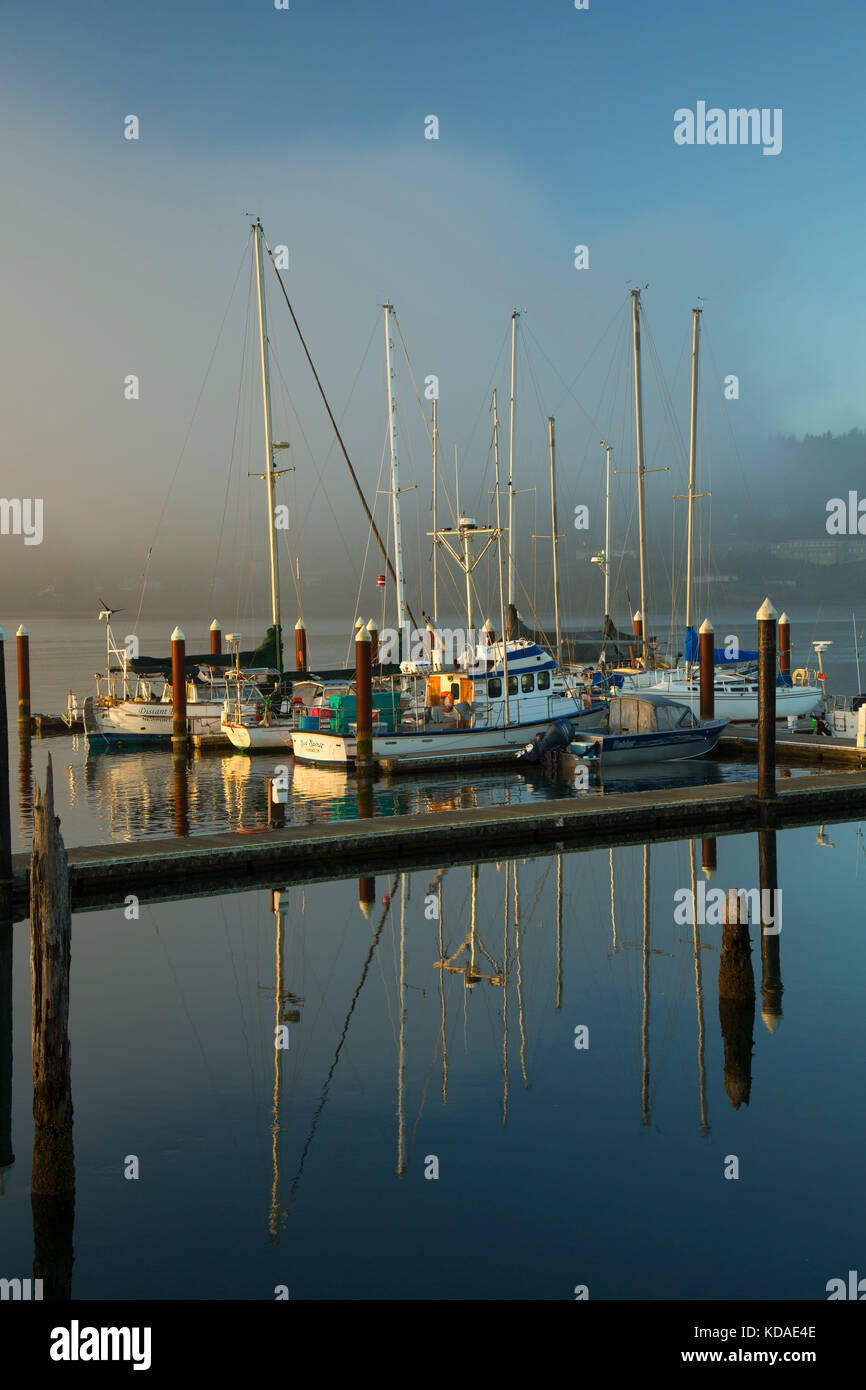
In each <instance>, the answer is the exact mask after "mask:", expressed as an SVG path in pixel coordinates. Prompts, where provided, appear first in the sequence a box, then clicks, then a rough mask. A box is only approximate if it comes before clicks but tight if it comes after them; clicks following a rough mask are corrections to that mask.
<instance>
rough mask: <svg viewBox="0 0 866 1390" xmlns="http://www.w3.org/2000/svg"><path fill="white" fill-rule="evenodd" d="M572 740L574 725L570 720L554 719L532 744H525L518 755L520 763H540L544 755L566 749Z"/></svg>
mask: <svg viewBox="0 0 866 1390" xmlns="http://www.w3.org/2000/svg"><path fill="white" fill-rule="evenodd" d="M573 738H574V725H573V724H572V722H571V720H570V719H556V720H554V722H553V723H552V724H548V726H547V728H546V729H543V730H542V731H541V732H540V733H537V734H536V735H535V738H534V739H533V741H532V743H527V745H526V747H525V748H524V750H523V752H522V753H520V754H518V757H519V758H520V760H521V762H524V763H540V762H541V759H542V758H543V757H544V755H545V754H546V753H555V752H556V751H557V749H559V748H567V747H568V745H569V744H570V743H571V741H572V739H573Z"/></svg>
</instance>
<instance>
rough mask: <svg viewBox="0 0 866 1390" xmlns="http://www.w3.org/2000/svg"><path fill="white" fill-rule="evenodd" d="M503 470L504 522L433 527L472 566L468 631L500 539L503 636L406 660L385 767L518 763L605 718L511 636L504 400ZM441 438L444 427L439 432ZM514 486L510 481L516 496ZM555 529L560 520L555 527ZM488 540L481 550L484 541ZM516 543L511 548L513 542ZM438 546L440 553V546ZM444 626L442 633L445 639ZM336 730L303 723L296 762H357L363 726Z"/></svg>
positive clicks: (377, 755)
mask: <svg viewBox="0 0 866 1390" xmlns="http://www.w3.org/2000/svg"><path fill="white" fill-rule="evenodd" d="M383 309H384V313H385V366H386V382H387V398H388V399H387V403H388V434H389V444H390V461H391V497H392V520H393V529H394V556H395V565H396V596H397V623H398V631H399V632H400V633H401V634H402V633H404V632H405V631H406V629H407V626H408V624H407V622H406V612H407V610H406V602H405V594H404V586H403V549H402V540H401V519H400V484H399V463H398V458H397V450H396V447H395V434H396V431H395V424H394V401H393V395H392V385H391V383H392V376H393V374H392V370H391V316H392V314H393V312H394V309H393V305H392V304H390V303H388V304H385V305H383ZM494 432H495V433H494V440H495V445H496V447H495V448H494V471H495V494H496V525H495V526H479V525H478V524H477V522H476V520H475V518H474V517H471V516H468V515H459V516H458V518H457V525H456V527H443V528H441V529H435V530H434V531H433V532H431V535H432V536H433V538H434V541H435V544H436V546H437V547H439V546H441V547H444V548H445V549H446V550H447V551H448V553H449V554H450V555H451V557H452V559H453V560H454V561H455V563H456V564H457V565H458V566H459V567H460V569H461V570H462V571H463V575H464V579H465V584H466V619H467V632H468V633H469V634H471V633H472V632H473V630H474V629H473V613H472V574H473V571H474V570H475V568H476V566H477V565H478V563H479V562H480V560H481V559H482V558H483V556H484V555H486V554H487V552H488V551H489V550H490V548H491V546H493V544H494V543H495V544H496V545H497V557H498V558H497V569H498V575H499V607H500V633H501V637H500V640H499V641H495V640H490V629H489V627H487V626H486V627H485V628H483V629H482V635H483V637H484V639H485V640H484V641H482V642H481V643H479V644H477V645H475V644H467V648H466V649H465V651H464V653H463V656H462V659H461V658H458V660H457V661H456V662H455V663H454V668H453V669H451V670H447V669H443V668H442V666H441V664H440V666H439V669H436V660H435V657H434V655H433V653H431V664H430V668H429V669H424V668H423V667H422V665H421V664H420V663H412V662H405V663H404V664H403V670H404V678H403V692H404V693H403V697H402V698H401V701H400V707H399V709H396V708H395V709H394V710H393V714H394V725H395V727H394V728H393V729H390V728H389V729H381V728H380V729H379V730H378V731H377V730H375V729H374V731H373V740H372V744H373V759H374V761H375V762H377V763H378V764H379V765H380V766H381V767H382V768H383V770H385V771H388V772H395V771H403V770H411V769H413V768H434V767H447V766H451V765H455V764H466V763H467V762H473V763H485V762H487V763H489V762H493V761H510V760H511V759H512V758H516V757H517V755H518V754H519V753H520V752H521V750H522V749H523V748H524V747H525V745H526V743H527V742H528V741H530V740H532V739H534V738H535V736H536V735H537V734H538V733H541V732H543V731H544V730H546V729H547V728H548V726H549V725H550V724H551V723H552V722H554V721H556V720H561V719H568V720H570V721H572V722H573V723H574V722H578V721H580V720H581V719H583V718H586V717H588V716H590V717H591V716H595V715H596V714H597V713H598V711H600V709H601V705H598V706H592V705H591V703H590V701H589V699H588V698H584V697H583V696H582V695H581V694H579V693H575V691H574V690H573V689H572V688H571V687H570V686H569V684H568V683H567V681H566V679H565V677H564V676H563V675H562V674H561V673H560V672H559V670H558V664H557V662H556V661H555V660H554V658H553V657H552V656H550V655H549V654H548V653H547V652H545V651H544V650H543V649H542V648H541V647H540V646H539V645H538V643H537V642H533V641H529V640H527V639H525V638H519V639H517V640H509V639H508V638H507V637H506V636H505V632H506V628H505V602H504V595H503V583H502V537H503V528H502V525H501V517H500V484H499V450H498V419H497V417H496V412H495V408H494ZM434 438H435V435H434ZM511 492H512V489H511V487H510V484H509V500H510V498H511ZM554 531H555V527H554ZM478 540H481V541H483V542H484V545H483V548H482V549H481V550H480V552H479V553H478V554H476V553H475V550H474V546H475V542H476V541H478ZM511 549H512V547H511V546H509V550H511ZM434 554H435V551H434ZM436 640H437V638H436V633H435V631H434V633H433V641H434V643H435V642H436ZM328 724H329V727H328V729H326V730H323V729H321V728H320V729H318V730H310V729H299V730H297V731H295V732H294V733H293V735H292V747H293V751H294V756H295V759H296V761H299V762H310V763H322V764H336V765H340V766H345V765H346V764H353V763H354V761H355V757H356V751H357V741H356V734H355V730H354V728H353V727H352V726H351V725H350V726H349V727H348V728H347V729H346V730H345V731H343V732H337V730H336V729H334V728H333V727H331V726H332V725H333V724H338V718H335V719H329V720H328Z"/></svg>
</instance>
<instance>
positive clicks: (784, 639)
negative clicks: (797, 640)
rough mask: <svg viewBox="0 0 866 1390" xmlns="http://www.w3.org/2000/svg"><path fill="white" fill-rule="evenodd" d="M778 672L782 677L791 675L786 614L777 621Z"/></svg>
mask: <svg viewBox="0 0 866 1390" xmlns="http://www.w3.org/2000/svg"><path fill="white" fill-rule="evenodd" d="M779 671H780V673H781V675H783V676H790V674H791V622H790V619H789V618H788V615H787V613H783V614H782V616H781V618H780V619H779Z"/></svg>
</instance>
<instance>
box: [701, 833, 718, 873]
mask: <svg viewBox="0 0 866 1390" xmlns="http://www.w3.org/2000/svg"><path fill="white" fill-rule="evenodd" d="M701 868H702V869H703V871H704V873H705V874H706V876H707V878H708V879H709V878H710V876H711V875H712V874H714V873H715V872H716V837H715V835H710V836H708V837H706V838H705V839H703V840H701Z"/></svg>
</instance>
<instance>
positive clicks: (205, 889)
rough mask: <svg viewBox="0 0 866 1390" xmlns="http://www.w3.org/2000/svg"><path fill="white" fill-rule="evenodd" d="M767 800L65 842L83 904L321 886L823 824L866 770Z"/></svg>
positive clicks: (848, 809) (437, 816)
mask: <svg viewBox="0 0 866 1390" xmlns="http://www.w3.org/2000/svg"><path fill="white" fill-rule="evenodd" d="M777 793H778V794H777V797H776V799H775V801H771V802H767V803H761V802H759V800H758V796H757V783H756V782H723V783H716V784H714V785H712V786H709V787H704V786H702V787H682V788H677V789H675V790H671V791H661V792H660V791H657V790H654V791H649V792H646V791H644V792H623V793H619V794H615V795H611V796H604V797H588V798H586V799H585V800H584V799H581V798H570V799H568V800H559V799H557V800H552V801H542V802H527V803H523V804H521V805H517V806H513V805H512V806H499V807H485V808H482V809H474V808H472V809H468V810H460V811H451V810H449V811H437V812H432V813H429V814H425V815H424V814H422V815H412V816H389V817H381V818H376V819H372V820H357V821H354V822H348V821H341V822H340V824H339V825H334V824H332V823H328V824H299V823H297V822H289V823H288V824H287V825H286V826H284V827H279V828H267V829H262V830H256V831H251V832H247V833H233V834H232V833H226V834H216V835H196V836H192V837H189V838H184V839H171V838H166V839H160V840H143V841H141V842H139V843H137V844H128V843H123V844H110V845H93V846H83V847H77V848H75V847H74V848H71V849H69V850H68V858H69V872H70V882H71V888H72V898H73V906H74V908H75V909H76V910H79V911H80V910H82V909H85V908H88V907H90V908H96V907H99V906H106V905H120V906H122V904H123V899H124V896H125V894H127V893H135V894H136V896H137V897H139V898H140V899H142V900H144V901H148V900H153V901H156V900H159V899H165V898H186V897H198V896H211V895H213V894H215V893H218V892H226V891H241V890H243V889H249V888H253V887H257V886H273V885H274V884H275V883H277V884H280V885H282V884H290V883H292V882H298V883H300V882H315V881H319V882H321V881H324V880H327V879H334V878H348V877H354V876H357V875H365V874H375V873H377V872H380V873H381V872H382V871H383V870H384V869H385V868H386V867H387V866H389V865H390V866H392V867H393V866H396V867H400V868H404V869H408V868H422V867H426V866H428V865H429V866H431V867H432V866H434V865H437V866H438V865H440V864H441V863H443V862H451V863H473V862H480V861H483V860H489V859H496V858H499V857H500V856H501V855H502V854H503V853H509V854H515V853H517V854H522V855H527V856H528V855H533V854H539V853H545V852H547V853H550V852H551V851H552V850H556V849H565V848H567V847H568V848H573V849H594V848H599V847H606V846H609V845H627V844H640V843H645V842H651V841H664V840H676V839H680V838H683V837H687V836H694V835H701V836H706V835H729V834H741V833H744V832H748V831H753V830H758V829H761V828H763V827H775V828H783V827H785V826H795V825H810V824H813V823H815V822H816V821H823V822H826V823H828V824H830V823H833V822H837V821H842V820H850V819H854V818H856V816H857V815H858V814H860V813H862V814H864V815H866V773H862V772H859V771H846V772H842V771H839V772H831V773H828V772H823V773H816V774H814V775H811V776H804V777H797V778H792V779H790V780H787V781H783V780H780V781H779V782H778V783H777ZM28 872H29V855H27V854H16V855H14V856H13V873H14V882H15V888H14V897H15V903H16V908H17V911H16V916H17V917H19V918H20V917H21V916H25V915H26V910H27V891H28V889H27V879H28Z"/></svg>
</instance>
